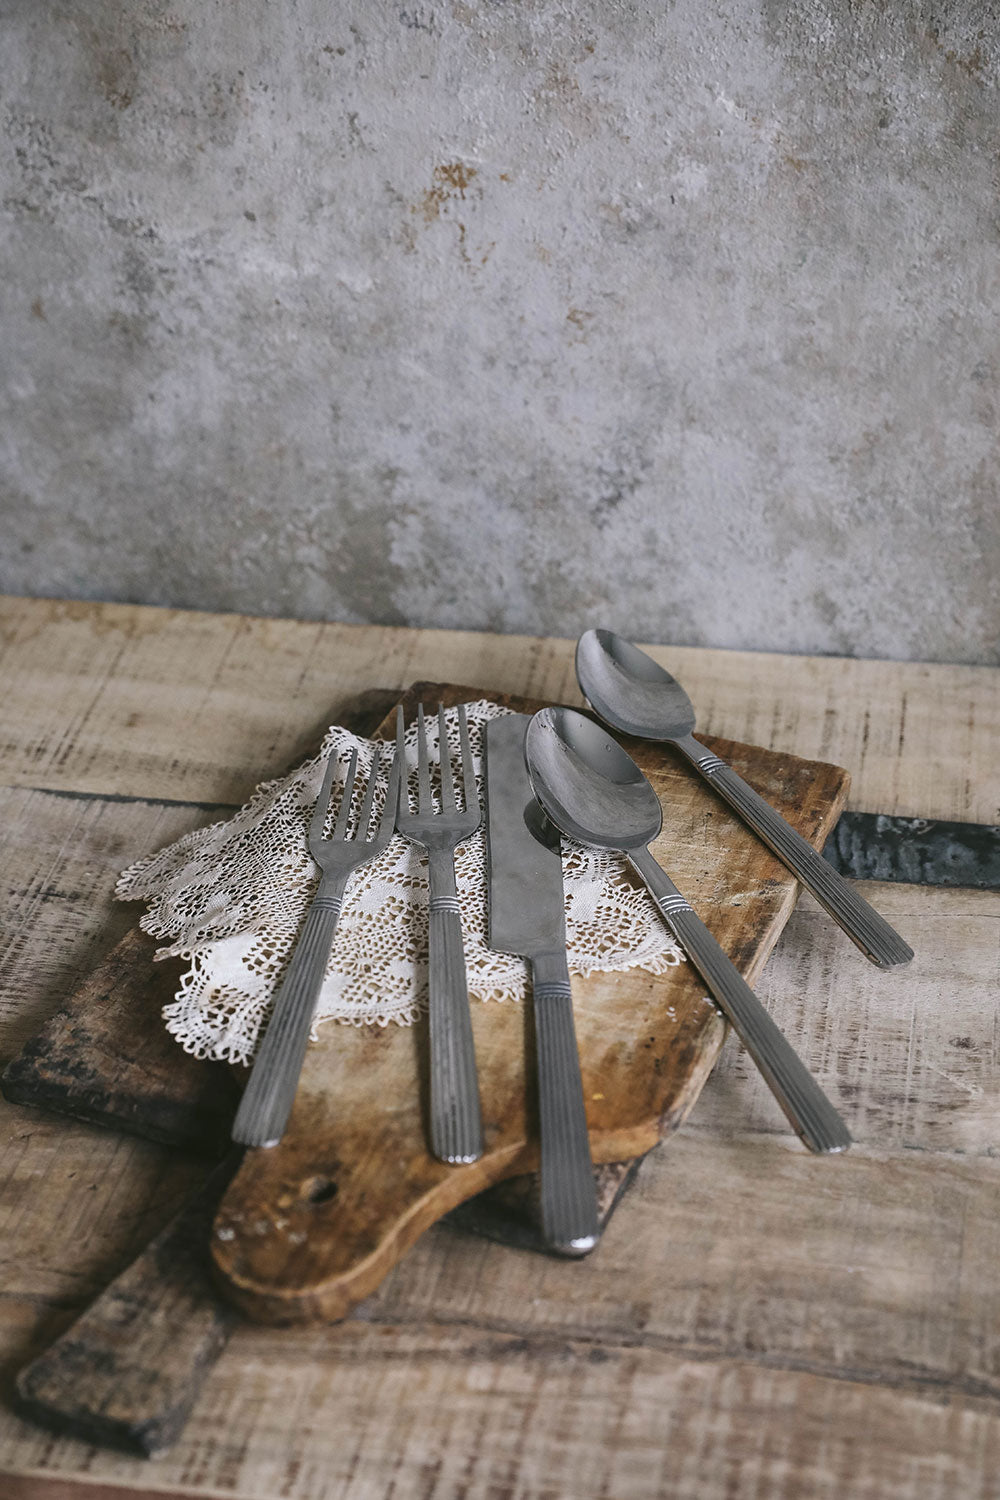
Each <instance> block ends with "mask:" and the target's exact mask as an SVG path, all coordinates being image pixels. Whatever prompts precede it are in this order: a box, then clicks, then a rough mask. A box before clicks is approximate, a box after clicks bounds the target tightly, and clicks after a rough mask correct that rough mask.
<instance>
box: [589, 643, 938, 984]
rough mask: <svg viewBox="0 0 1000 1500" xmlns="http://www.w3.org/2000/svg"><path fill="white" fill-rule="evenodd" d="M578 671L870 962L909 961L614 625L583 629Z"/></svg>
mask: <svg viewBox="0 0 1000 1500" xmlns="http://www.w3.org/2000/svg"><path fill="white" fill-rule="evenodd" d="M576 675H577V680H578V682H579V684H580V687H581V689H582V691H583V694H584V696H585V697H586V698H587V699H589V701H590V703H591V706H592V707H593V709H594V712H595V713H596V714H597V716H598V718H600V719H603V720H604V722H605V723H606V724H610V726H611V728H612V729H620V730H621V731H622V733H623V734H634V735H636V736H637V737H638V738H640V739H644V740H658V741H668V742H669V743H670V744H672V745H675V746H676V747H677V749H678V750H679V751H680V752H681V754H682V755H683V756H684V757H685V758H686V759H687V760H688V761H690V763H691V765H693V766H694V768H695V770H696V771H700V772H701V774H702V776H704V777H705V780H706V781H708V782H709V784H710V785H711V786H713V787H714V788H715V790H716V791H717V792H718V793H719V795H720V796H722V797H724V798H725V799H726V801H727V802H728V803H729V805H730V806H731V807H734V808H735V809H736V811H737V812H738V813H739V814H740V817H741V818H743V819H744V820H745V821H746V822H747V823H749V825H750V827H751V828H752V829H753V831H754V832H755V833H756V834H757V835H758V836H759V837H760V838H761V839H763V841H764V843H765V844H767V845H768V847H769V848H770V849H773V850H774V853H775V854H776V855H777V856H778V858H779V859H780V860H782V862H783V863H784V864H786V865H787V866H788V868H789V869H790V870H791V871H792V873H793V874H794V875H797V876H798V878H799V880H801V882H802V884H803V885H804V886H805V888H806V890H808V891H812V893H813V895H814V896H815V897H816V900H817V901H819V902H820V904H821V905H822V906H823V907H825V908H826V910H827V911H828V912H829V913H830V916H831V917H832V918H833V920H834V921H835V922H839V924H840V926H841V927H842V928H843V929H844V931H845V932H846V933H847V936H848V937H849V938H851V940H852V941H853V942H855V943H857V945H858V947H859V948H860V949H861V951H862V953H864V954H865V956H866V957H867V958H870V959H871V961H872V963H875V964H880V965H881V967H882V968H883V969H891V968H895V967H896V965H897V964H906V963H909V961H910V959H911V958H912V957H913V949H912V948H911V947H910V946H909V944H908V943H905V942H904V941H903V939H902V938H901V937H900V935H899V933H898V932H896V930H895V929H894V928H892V927H890V926H889V924H888V922H887V921H886V920H885V919H884V917H880V916H879V914H878V912H877V911H876V910H875V908H874V907H873V906H870V905H869V904H868V902H867V901H866V900H865V899H864V897H863V896H859V895H858V893H857V891H855V890H853V889H852V888H851V887H850V886H849V885H848V884H847V881H846V880H844V879H843V877H842V876H840V875H838V874H837V872H836V870H835V869H834V868H833V866H832V865H830V864H828V863H827V861H826V860H825V859H824V858H823V856H822V855H821V854H817V852H816V850H815V849H814V848H813V847H812V845H811V844H808V843H807V842H806V840H805V839H804V838H803V837H802V835H801V834H799V833H796V832H795V829H794V828H791V827H790V826H789V824H787V823H786V822H785V820H784V818H783V817H782V816H781V814H780V813H777V812H775V810H774V808H773V807H772V806H771V804H770V803H769V802H765V801H764V799H763V797H761V796H760V795H759V794H758V793H757V792H755V791H754V789H753V787H751V786H747V784H746V782H745V781H744V780H743V779H742V778H741V777H739V776H737V774H736V772H735V771H734V770H733V769H732V767H731V766H728V765H727V764H726V762H725V761H724V760H720V759H719V757H718V756H717V755H712V754H711V753H710V751H708V750H707V749H706V748H705V746H704V745H703V744H701V742H700V741H699V740H696V739H695V737H694V735H693V734H692V733H691V731H692V730H693V729H694V708H693V707H692V704H691V699H690V698H689V697H688V695H687V693H685V691H684V689H683V688H682V687H681V685H680V683H679V682H677V681H676V680H675V679H674V678H673V677H671V675H670V673H669V672H666V671H664V669H663V667H661V666H660V665H659V664H658V663H657V662H655V661H653V659H652V658H651V657H649V656H647V655H646V653H645V652H644V651H640V650H639V648H638V646H633V645H632V644H631V642H630V641H626V640H623V639H622V637H621V636H620V635H615V633H614V631H613V630H588V631H585V632H584V634H583V635H581V637H580V639H579V641H578V642H577V647H576Z"/></svg>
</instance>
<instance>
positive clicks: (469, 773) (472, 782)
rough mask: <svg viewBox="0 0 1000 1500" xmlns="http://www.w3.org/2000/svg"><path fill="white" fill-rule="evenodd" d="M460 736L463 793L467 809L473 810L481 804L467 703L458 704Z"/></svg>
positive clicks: (468, 810) (467, 810)
mask: <svg viewBox="0 0 1000 1500" xmlns="http://www.w3.org/2000/svg"><path fill="white" fill-rule="evenodd" d="M458 738H459V742H460V744H461V746H462V795H463V796H464V798H465V810H466V812H471V810H472V809H473V808H474V807H477V808H478V806H479V793H478V791H477V789H476V773H475V771H474V770H473V769H472V746H471V745H470V744H469V724H468V720H467V719H466V717H465V704H464V703H460V704H459V705H458Z"/></svg>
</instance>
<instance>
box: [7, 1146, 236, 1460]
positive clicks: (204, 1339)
mask: <svg viewBox="0 0 1000 1500" xmlns="http://www.w3.org/2000/svg"><path fill="white" fill-rule="evenodd" d="M236 1162H237V1155H236V1153H233V1154H232V1155H230V1156H229V1157H227V1158H226V1159H225V1160H224V1161H223V1162H222V1163H221V1164H220V1165H219V1166H218V1167H217V1168H216V1170H215V1171H214V1172H213V1173H212V1174H211V1175H210V1177H209V1178H208V1179H207V1181H206V1182H205V1183H204V1184H203V1186H202V1187H201V1188H200V1189H199V1191H198V1192H197V1193H196V1194H194V1195H193V1196H192V1198H191V1199H189V1201H188V1202H187V1203H186V1204H185V1206H184V1208H183V1209H182V1210H181V1212H180V1213H179V1214H177V1216H176V1217H175V1218H174V1219H173V1220H171V1222H170V1223H169V1224H168V1225H167V1227H166V1228H165V1229H163V1230H162V1231H161V1232H160V1233H159V1234H158V1235H157V1236H156V1238H155V1239H154V1240H153V1241H152V1242H151V1243H150V1244H149V1245H148V1246H147V1247H146V1248H145V1250H143V1252H142V1254H141V1255H139V1256H138V1257H137V1258H136V1260H135V1261H133V1263H132V1264H131V1265H130V1266H129V1267H128V1269H127V1270H126V1271H124V1272H123V1273H122V1274H121V1275H120V1276H117V1277H116V1278H115V1280H114V1281H113V1282H112V1283H111V1285H110V1286H109V1287H107V1288H105V1290H104V1291H103V1292H102V1293H101V1295H100V1296H99V1297H98V1298H97V1299H96V1300H95V1301H94V1302H93V1303H92V1304H91V1306H90V1307H88V1309H87V1311H86V1312H85V1313H84V1314H83V1316H82V1317H80V1318H78V1319H77V1320H76V1322H75V1323H73V1325H72V1326H71V1327H70V1328H68V1329H67V1330H66V1332H65V1333H64V1334H62V1336H61V1337H60V1338H58V1339H57V1340H56V1341H55V1343H54V1344H52V1345H51V1347H50V1348H48V1349H47V1350H46V1351H45V1353H44V1354H43V1355H41V1356H40V1357H39V1358H38V1359H35V1360H33V1361H32V1362H31V1363H30V1364H28V1365H26V1366H25V1368H24V1369H23V1370H21V1371H20V1372H19V1374H18V1377H17V1382H16V1390H17V1400H18V1406H19V1408H20V1410H21V1411H23V1412H24V1413H25V1415H26V1416H28V1417H30V1418H32V1419H33V1420H35V1421H40V1422H41V1423H42V1424H43V1425H44V1426H48V1427H54V1428H55V1430H56V1431H62V1432H68V1433H70V1434H72V1435H75V1436H82V1437H85V1438H86V1439H87V1440H88V1441H90V1442H96V1443H109V1444H111V1445H112V1446H113V1447H116V1448H125V1449H126V1450H127V1451H132V1452H136V1453H141V1454H143V1455H144V1456H145V1457H153V1456H155V1455H156V1454H159V1453H163V1452H165V1451H166V1450H167V1449H168V1448H169V1447H170V1446H171V1445H172V1444H173V1443H174V1442H175V1441H176V1439H177V1437H178V1436H179V1435H180V1433H181V1431H182V1430H183V1427H184V1423H185V1422H186V1421H187V1418H188V1414H189V1412H190V1410H191V1407H192V1406H193V1405H194V1402H195V1400H196V1399H197V1397H198V1393H199V1391H200V1389H201V1382H202V1378H203V1375H204V1373H205V1372H206V1371H207V1370H208V1369H210V1368H211V1367H212V1365H214V1363H215V1361H216V1360H217V1359H218V1357H219V1355H220V1353H221V1352H222V1349H223V1347H224V1345H225V1342H226V1339H227V1338H228V1337H229V1334H230V1332H231V1330H232V1327H233V1324H234V1321H235V1314H234V1313H232V1312H231V1310H229V1309H227V1308H226V1307H225V1306H224V1305H223V1304H222V1303H221V1302H220V1301H219V1300H218V1299H217V1298H214V1297H212V1296H211V1295H210V1294H209V1288H208V1264H207V1261H208V1256H207V1252H206V1245H207V1239H208V1232H209V1227H210V1225H211V1221H212V1216H213V1214H214V1212H215V1209H216V1206H217V1204H218V1200H219V1194H220V1193H221V1192H222V1190H223V1189H224V1187H225V1185H226V1182H227V1181H228V1179H229V1177H230V1176H231V1175H232V1172H233V1169H234V1168H235V1166H236Z"/></svg>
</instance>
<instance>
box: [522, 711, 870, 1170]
mask: <svg viewBox="0 0 1000 1500" xmlns="http://www.w3.org/2000/svg"><path fill="white" fill-rule="evenodd" d="M524 753H525V759H526V760H527V763H528V775H529V776H530V777H531V785H532V789H533V791H534V793H535V796H536V797H537V798H538V801H539V802H540V803H541V806H542V809H543V811H544V812H545V813H546V815H547V816H548V817H549V818H550V819H551V821H552V822H553V823H554V824H555V825H556V827H557V828H558V829H559V830H560V832H562V833H565V834H567V835H568V836H569V837H570V838H574V839H576V840H577V842H578V843H581V844H596V845H597V846H598V847H599V848H602V849H617V850H620V851H621V853H623V854H624V855H625V857H626V858H627V859H628V861H629V863H630V864H631V865H632V867H633V869H635V870H636V871H637V872H638V874H639V875H640V876H641V877H642V879H643V880H644V881H645V883H646V886H647V888H648V890H649V894H650V895H651V896H652V898H653V900H654V901H655V902H656V904H657V906H658V907H659V910H660V914H661V915H662V917H663V919H664V921H665V922H666V924H667V926H668V927H669V928H670V930H671V932H673V933H674V935H675V936H676V938H677V940H678V942H679V943H680V944H681V946H682V947H683V948H684V950H685V952H686V953H687V955H688V957H689V958H690V959H691V961H692V963H693V964H694V965H695V967H696V968H697V970H698V971H699V973H700V974H701V976H702V978H703V979H704V980H705V983H706V984H707V985H708V987H709V989H710V990H711V992H712V994H713V995H714V996H715V998H716V1000H717V1001H718V1002H719V1005H720V1006H721V1007H722V1009H723V1010H724V1011H725V1013H726V1015H727V1016H728V1017H729V1020H730V1021H731V1022H732V1024H733V1027H734V1028H735V1030H736V1033H737V1035H738V1036H739V1038H740V1040H741V1041H742V1042H743V1045H744V1046H745V1047H746V1049H747V1051H748V1052H749V1053H750V1056H751V1057H752V1058H753V1060H754V1062H755V1063H756V1064H757V1066H758V1068H759V1069H760V1071H761V1073H762V1074H763V1076H764V1079H765V1081H766V1083H767V1085H768V1087H769V1088H770V1089H771V1092H772V1093H773V1094H774V1096H775V1098H776V1099H777V1101H778V1103H779V1104H780V1105H781V1108H782V1109H783V1110H784V1112H785V1114H786V1115H787V1117H788V1119H789V1121H790V1123H791V1125H792V1128H793V1129H794V1130H795V1131H796V1132H797V1134H798V1135H799V1136H801V1138H802V1140H803V1141H804V1142H805V1144H806V1145H807V1146H808V1147H809V1149H810V1151H846V1150H847V1148H848V1146H849V1145H850V1144H851V1137H850V1134H849V1132H848V1130H847V1126H846V1125H845V1124H844V1122H843V1120H842V1119H841V1118H840V1115H839V1114H838V1113H837V1111H836V1110H835V1109H834V1107H833V1105H832V1104H831V1103H830V1101H829V1099H828V1098H827V1097H826V1095H825V1094H824V1093H823V1090H822V1089H821V1088H820V1087H819V1084H818V1083H816V1081H815V1079H814V1078H813V1077H812V1075H811V1074H810V1073H809V1072H808V1070H807V1069H806V1067H805V1066H804V1064H803V1063H802V1062H801V1060H800V1059H799V1057H798V1056H797V1055H796V1053H795V1052H794V1051H793V1050H792V1048H791V1046H790V1045H789V1044H788V1042H787V1041H786V1040H785V1037H784V1036H783V1035H782V1033H781V1032H780V1031H779V1030H778V1028H777V1026H775V1024H774V1022H773V1021H772V1020H771V1017H770V1016H769V1015H768V1013H767V1011H766V1010H765V1009H764V1007H763V1006H762V1005H761V1003H760V1001H759V1000H758V999H757V996H756V995H755V994H754V992H753V990H752V989H751V988H750V986H749V985H748V984H747V982H746V980H745V979H744V978H743V976H742V975H741V974H740V972H739V970H738V969H737V968H736V967H735V966H734V964H733V963H732V962H731V961H730V960H729V959H728V958H727V957H726V954H725V953H724V952H723V950H722V949H721V948H720V947H719V944H718V943H717V942H716V941H715V938H714V937H713V936H712V934H711V933H710V932H709V930H708V928H707V927H706V926H705V925H704V923H703V922H702V921H701V920H700V918H699V917H697V916H696V915H695V913H694V911H693V910H692V909H691V907H690V906H689V905H688V903H687V902H686V901H685V899H684V897H683V896H682V895H681V893H680V891H679V890H678V889H677V887H676V886H675V885H674V883H673V881H672V880H670V879H669V878H668V876H667V875H666V874H665V873H664V871H663V870H662V869H661V867H660V866H659V864H657V862H656V860H655V859H654V858H653V856H652V855H651V854H650V852H649V849H648V847H647V846H648V845H649V844H651V843H652V841H653V839H655V838H656V836H657V834H658V833H659V831H660V826H661V824H662V821H663V813H662V811H661V809H660V802H659V798H658V797H657V795H656V793H655V792H654V790H653V788H652V787H651V786H650V784H649V782H648V781H647V780H646V778H645V776H644V775H643V774H642V772H641V771H640V769H639V767H638V766H637V765H636V763H635V761H634V760H633V759H632V758H631V756H629V755H626V753H625V751H624V750H623V749H622V748H621V746H620V745H619V744H618V743H617V742H616V741H615V740H613V739H612V738H611V736H610V735H609V734H607V733H605V731H604V730H603V729H602V728H601V727H600V725H599V724H595V723H593V722H592V720H590V719H587V718H585V717H584V716H583V714H579V713H576V712H575V711H574V710H573V709H571V708H543V709H542V710H541V712H540V713H537V714H535V715H534V717H533V718H532V720H531V723H530V724H529V725H528V733H527V736H526V739H525V749H524Z"/></svg>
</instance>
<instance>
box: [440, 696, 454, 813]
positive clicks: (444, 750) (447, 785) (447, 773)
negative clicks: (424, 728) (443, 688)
mask: <svg viewBox="0 0 1000 1500" xmlns="http://www.w3.org/2000/svg"><path fill="white" fill-rule="evenodd" d="M438 750H439V753H440V759H441V811H442V812H457V810H458V804H457V803H456V801H455V781H454V778H453V777H452V774H451V749H450V748H449V745H448V727H447V725H446V724H445V720H444V704H443V703H439V704H438Z"/></svg>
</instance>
